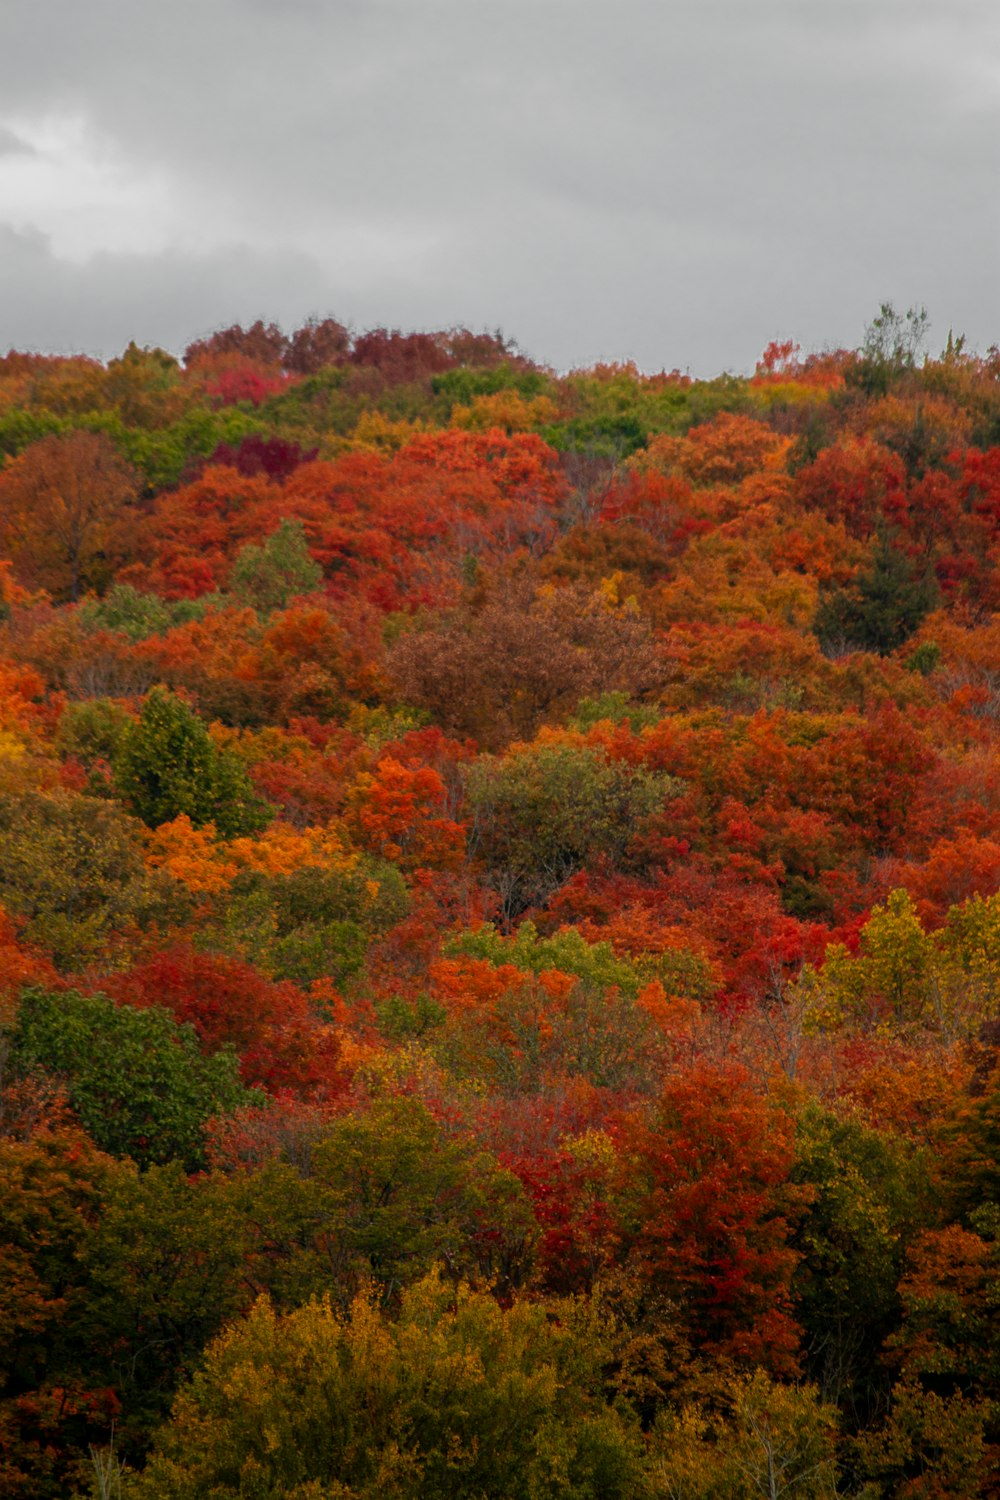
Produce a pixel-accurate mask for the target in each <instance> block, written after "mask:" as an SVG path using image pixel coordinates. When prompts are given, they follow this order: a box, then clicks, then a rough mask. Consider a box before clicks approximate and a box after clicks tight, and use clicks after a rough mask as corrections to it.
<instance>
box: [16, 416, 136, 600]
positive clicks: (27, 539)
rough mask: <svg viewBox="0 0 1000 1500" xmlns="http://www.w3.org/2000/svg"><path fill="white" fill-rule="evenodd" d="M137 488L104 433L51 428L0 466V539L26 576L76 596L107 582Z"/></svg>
mask: <svg viewBox="0 0 1000 1500" xmlns="http://www.w3.org/2000/svg"><path fill="white" fill-rule="evenodd" d="M137 494H138V481H137V478H136V475H135V474H134V472H133V471H132V469H131V468H130V467H129V466H128V464H126V463H125V462H124V461H123V459H121V458H120V457H119V454H118V451H117V449H116V448H115V447H114V444H113V443H112V442H111V440H110V439H109V438H107V437H105V436H104V435H103V433H94V432H70V433H65V434H53V435H52V436H51V437H46V438H42V439H41V440H40V441H39V442H37V443H33V444H32V445H31V447H30V448H26V449H25V451H24V452H23V453H22V454H21V456H20V457H19V458H17V459H15V460H14V462H13V463H12V464H11V465H10V466H9V467H8V468H7V469H5V470H4V471H3V473H0V541H2V544H3V546H4V548H5V549H6V550H7V551H8V555H9V556H10V557H11V558H12V559H13V561H14V565H15V567H16V569H17V572H18V574H19V575H20V576H21V577H22V578H23V579H24V581H25V582H27V583H30V584H33V585H34V586H36V587H41V588H44V589H47V590H48V591H49V593H51V594H53V595H54V596H55V597H56V598H58V599H71V600H76V599H78V598H79V597H80V594H81V593H82V592H83V590H84V589H88V588H92V589H97V590H98V591H100V590H102V589H103V588H104V587H106V585H107V583H108V582H109V580H110V578H111V575H112V572H113V569H114V565H115V561H116V554H117V553H118V552H119V550H120V549H121V547H122V541H123V537H122V532H121V526H122V522H123V520H124V518H125V515H126V512H127V510H128V507H129V505H130V504H131V502H132V501H133V500H134V499H135V498H136V495H137Z"/></svg>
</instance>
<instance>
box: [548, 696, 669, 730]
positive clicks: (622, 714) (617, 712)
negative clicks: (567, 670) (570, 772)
mask: <svg viewBox="0 0 1000 1500" xmlns="http://www.w3.org/2000/svg"><path fill="white" fill-rule="evenodd" d="M661 717H662V712H661V710H660V709H659V708H657V707H656V706H655V705H654V704H652V703H645V704H643V703H633V702H632V701H631V699H630V698H629V696H628V694H627V693H622V692H612V693H601V694H600V695H599V696H598V697H596V698H581V699H580V702H579V703H578V704H577V705H576V709H575V711H574V713H573V717H572V718H571V719H570V721H569V728H570V729H577V730H579V731H580V733H581V734H586V732H587V730H588V729H593V727H594V725H595V724H600V723H602V722H603V721H604V720H605V719H610V721H611V722H612V724H628V726H629V728H630V729H631V730H632V733H633V734H640V733H641V732H642V730H643V729H647V728H652V726H653V725H655V724H658V723H659V722H660V719H661Z"/></svg>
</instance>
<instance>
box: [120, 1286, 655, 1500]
mask: <svg viewBox="0 0 1000 1500" xmlns="http://www.w3.org/2000/svg"><path fill="white" fill-rule="evenodd" d="M558 1312H559V1317H558V1318H552V1317H551V1316H550V1314H549V1311H548V1310H547V1309H546V1308H544V1307H536V1306H532V1305H531V1304H529V1303H525V1302H515V1303H514V1304H513V1306H511V1307H510V1308H508V1309H506V1310H505V1309H503V1308H501V1307H499V1306H498V1305H497V1303H496V1302H495V1301H494V1300H493V1299H492V1298H491V1297H490V1296H488V1295H486V1294H485V1293H482V1292H475V1291H472V1290H470V1289H469V1288H467V1287H465V1286H459V1287H458V1288H453V1287H451V1286H450V1285H448V1284H447V1283H446V1282H444V1281H442V1280H441V1279H440V1278H438V1277H436V1276H434V1277H429V1278H428V1279H427V1280H425V1281H423V1282H421V1283H420V1284H419V1285H417V1286H416V1287H414V1288H413V1289H412V1290H411V1291H410V1292H408V1293H407V1294H406V1296H405V1297H404V1300H403V1306H402V1309H401V1312H400V1316H399V1318H398V1320H397V1321H395V1322H389V1321H387V1320H386V1319H385V1318H384V1316H382V1315H381V1314H380V1313H379V1312H378V1310H377V1308H376V1306H375V1305H374V1304H373V1302H372V1301H371V1299H370V1298H368V1297H365V1296H364V1295H362V1296H359V1297H358V1299H357V1300H356V1301H355V1302H354V1304H353V1306H352V1307H351V1309H350V1311H349V1313H347V1314H346V1315H341V1314H339V1313H338V1312H337V1311H336V1310H335V1309H334V1308H333V1306H332V1305H331V1304H330V1303H329V1302H312V1303H310V1304H309V1305H308V1306H306V1307H303V1308H300V1309H299V1310H298V1311H296V1312H293V1313H291V1314H289V1315H288V1316H286V1317H284V1318H282V1317H279V1316H278V1315H277V1314H276V1313H275V1312H274V1310H273V1308H272V1307H271V1306H270V1305H269V1304H268V1303H267V1302H260V1303H258V1305H257V1306H256V1307H255V1308H254V1310H253V1312H252V1313H251V1315H250V1317H249V1318H248V1320H247V1321H246V1322H245V1323H244V1324H243V1325H241V1326H240V1327H239V1328H237V1329H233V1330H231V1331H230V1332H229V1333H228V1334H226V1335H224V1336H223V1337H222V1338H221V1339H219V1340H217V1341H216V1343H215V1344H214V1345H212V1346H211V1348H210V1350H209V1353H208V1356H207V1359H206V1363H205V1367H204V1369H203V1370H202V1371H200V1372H199V1373H198V1374H197V1375H196V1376H195V1377H194V1379H193V1381H192V1382H191V1384H190V1385H189V1386H188V1387H187V1388H186V1389H184V1390H183V1391H182V1392H181V1394H180V1395H179V1397H178V1399H177V1401H176V1403H175V1406H174V1412H173V1417H172V1419H171V1422H170V1424H169V1425H168V1426H167V1427H165V1428H164V1429H163V1431H162V1433H161V1434H160V1437H159V1439H158V1442H157V1446H156V1450H155V1452H154V1454H153V1457H152V1459H151V1461H150V1465H149V1467H148V1469H147V1471H146V1473H145V1474H144V1475H143V1476H141V1477H139V1478H137V1479H135V1480H133V1481H131V1483H129V1484H128V1485H127V1486H126V1494H127V1495H128V1496H129V1497H134V1500H146V1497H148V1500H153V1497H155V1500H204V1497H206V1496H208V1495H211V1496H213V1497H215V1500H227V1497H229V1496H232V1497H234V1500H235V1497H237V1496H241V1495H242V1496H248V1495H251V1494H252V1495H254V1496H256V1497H257V1500H321V1497H331V1500H332V1497H333V1496H338V1497H341V1500H376V1497H378V1500H383V1497H390V1500H418V1497H426V1496H431V1495H433V1496H435V1497H438V1500H482V1497H484V1496H487V1495H488V1496H490V1497H492V1500H506V1497H510V1500H524V1497H526V1496H538V1497H541V1496H545V1497H548V1500H559V1497H562V1496H565V1497H566V1500H569V1497H573V1500H598V1497H600V1500H625V1497H636V1500H637V1497H639V1496H641V1495H643V1494H645V1493H646V1487H645V1484H644V1482H643V1478H642V1471H641V1449H640V1446H639V1439H638V1436H637V1434H635V1433H634V1432H633V1431H632V1430H631V1428H630V1427H629V1426H628V1424H627V1423H626V1421H625V1419H624V1418H623V1417H622V1416H621V1415H620V1414H619V1413H618V1412H616V1411H615V1410H614V1409H613V1408H610V1407H609V1406H607V1405H606V1403H605V1402H604V1400H603V1399H602V1396H601V1364H602V1361H603V1360H605V1359H606V1358H607V1357H608V1333H607V1330H605V1329H602V1328H601V1327H600V1326H599V1324H598V1322H597V1319H596V1318H595V1317H594V1316H593V1315H591V1314H588V1312H587V1310H586V1309H585V1308H583V1307H578V1306H575V1305H574V1304H570V1303H567V1304H562V1305H560V1306H559V1308H558Z"/></svg>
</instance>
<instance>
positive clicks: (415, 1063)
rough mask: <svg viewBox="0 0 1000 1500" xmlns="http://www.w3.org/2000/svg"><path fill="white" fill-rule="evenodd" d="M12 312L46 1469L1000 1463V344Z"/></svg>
mask: <svg viewBox="0 0 1000 1500" xmlns="http://www.w3.org/2000/svg"><path fill="white" fill-rule="evenodd" d="M927 336H928V325H927V319H926V315H925V314H924V312H923V310H922V309H919V308H914V309H910V310H909V311H907V312H900V311H897V310H896V309H894V308H893V307H892V306H891V305H890V304H885V305H883V307H882V308H881V309H880V310H879V312H878V313H877V314H876V316H875V317H874V318H873V320H872V322H871V324H870V325H869V327H868V329H867V330H866V331H865V333H864V335H863V337H862V338H861V340H860V342H859V345H858V347H857V348H855V349H840V350H834V351H827V352H824V353H821V354H805V355H804V354H803V353H802V351H801V350H800V349H799V348H798V347H797V346H795V345H794V344H791V343H777V342H776V343H773V344H771V345H769V346H768V348H767V349H766V350H764V352H763V354H762V356H761V359H760V361H759V362H758V364H757V367H756V369H755V371H754V372H753V374H752V375H747V376H735V375H731V374H725V375H720V376H719V377H718V378H716V379H712V380H693V379H691V378H690V377H688V376H685V375H682V374H680V373H679V372H677V371H669V372H668V371H667V370H663V371H661V372H659V373H644V372H642V371H640V370H638V369H637V368H635V367H634V366H632V365H627V364H621V365H597V366H594V367H593V368H589V369H578V370H573V371H570V372H568V373H558V372H556V371H554V370H552V369H550V368H547V367H546V366H544V365H541V364H538V363H536V362H535V361H534V360H533V359H531V358H529V357H528V355H527V354H525V353H524V352H523V351H521V350H520V349H518V347H517V346H516V345H515V344H514V343H513V342H512V341H511V340H509V339H507V338H505V337H504V336H503V335H502V334H500V333H476V332H472V331H470V330H467V329H462V328H454V329H449V330H444V331H439V332H421V333H407V332H403V331H400V330H396V329H388V328H376V329H370V330H367V331H364V332H357V331H354V330H351V329H350V328H348V327H347V326H346V325H344V324H342V323H341V322H340V321H338V320H337V319H335V318H332V317H330V318H325V319H316V320H313V321H310V322H309V323H307V324H305V325H303V326H302V327H301V328H298V329H295V330H292V331H291V332H288V331H286V330H283V329H282V328H280V327H278V326H277V325H276V324H273V323H266V322H264V321H260V322H257V323H255V324H253V325H252V326H250V327H247V328H244V327H240V326H234V327H231V328H226V329H222V330H219V331H218V332H216V333H213V334H210V335H207V336H206V337H203V338H200V339H198V340H196V341H195V342H192V343H191V344H190V345H189V347H188V348H187V349H186V350H185V351H184V354H183V356H182V357H180V358H175V357H174V356H172V355H170V354H168V353H166V352H165V351H163V350H160V349H144V348H139V347H137V346H136V345H135V344H131V345H129V347H128V348H127V349H126V350H125V351H124V352H123V353H122V355H121V356H120V357H118V358H116V359H112V360H109V361H108V362H107V363H102V362H100V361H97V360H94V359H89V358H85V357H82V356H72V357H62V356H45V355H38V354H29V353H19V352H17V351H14V350H11V351H10V352H9V353H8V354H7V355H6V356H4V357H3V358H0V1334H2V1337H0V1500H7V1497H9V1500H57V1497H59V1500H61V1497H74V1496H75V1497H87V1496H91V1497H94V1496H96V1497H98V1500H108V1497H109V1496H124V1497H129V1496H134V1497H137V1500H139V1497H148V1500H154V1497H155V1500H161V1497H163V1500H171V1497H175V1500H203V1497H207V1496H217V1497H219V1500H224V1497H228V1496H232V1497H234V1500H235V1497H249V1496H251V1495H252V1496H258V1497H268V1500H272V1497H273V1500H279V1497H292V1500H367V1497H374V1496H376V1495H378V1496H385V1497H395V1500H419V1497H425V1496H426V1497H431V1496H434V1497H442V1496H449V1497H451V1496H453V1497H455V1500H459V1497H468V1500H482V1497H484V1496H497V1497H501V1496H507V1495H510V1496H511V1497H515V1496H516V1497H519V1500H520V1497H523V1496H542V1495H545V1496H553V1497H555V1496H562V1495H565V1496H567V1497H568V1496H573V1497H593V1500H599V1497H600V1500H614V1497H622V1500H625V1497H631V1500H679V1497H690V1500H750V1497H755V1496H768V1497H775V1500H776V1497H785V1496H787V1497H794V1500H807V1497H817V1500H820V1497H823V1500H826V1497H829V1500H832V1497H834V1496H841V1497H846V1496H855V1497H858V1500H876V1497H893V1500H917V1497H925V1500H933V1497H942V1496H949V1497H968V1500H973V1497H979V1496H991V1495H1000V1363H998V1351H1000V1325H998V1323H997V1313H996V1308H997V1287H998V1282H997V1281H995V1280H994V1272H995V1271H997V1272H998V1275H1000V353H998V351H997V349H996V348H994V349H992V350H990V351H988V352H987V353H986V354H985V355H978V354H975V353H973V352H971V351H969V350H967V349H966V347H965V344H964V341H963V340H962V339H961V338H955V337H952V336H949V338H948V342H947V345H946V347H945V348H944V350H943V351H942V352H941V353H940V354H939V355H933V354H931V353H929V352H927Z"/></svg>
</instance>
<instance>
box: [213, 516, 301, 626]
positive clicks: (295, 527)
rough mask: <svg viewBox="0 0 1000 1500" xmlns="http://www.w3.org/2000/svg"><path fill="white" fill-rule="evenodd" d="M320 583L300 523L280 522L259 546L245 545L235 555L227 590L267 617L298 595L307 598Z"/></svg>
mask: <svg viewBox="0 0 1000 1500" xmlns="http://www.w3.org/2000/svg"><path fill="white" fill-rule="evenodd" d="M322 580H323V570H322V568H321V567H320V566H319V564H318V563H315V562H313V560H312V557H311V556H310V554H309V548H308V546H307V545H306V534H305V528H304V527H303V525H302V522H301V521H282V523H281V525H280V526H279V527H278V529H277V531H276V532H274V534H273V535H272V536H269V537H268V539H267V541H266V542H262V543H261V544H260V545H259V546H258V545H257V544H256V543H255V542H247V543H246V545H245V546H244V547H241V548H240V551H239V552H238V553H237V555H236V561H235V562H234V563H233V571H232V573H231V574H230V579H229V587H230V590H231V591H232V593H234V594H235V595H236V598H237V599H239V601H240V603H241V604H249V605H252V606H253V608H254V609H256V610H257V611H258V613H259V614H262V615H267V614H270V613H271V612H272V610H276V609H284V608H285V607H286V606H287V605H288V603H289V601H290V600H291V599H293V598H295V596H296V595H298V594H311V593H313V592H314V590H316V589H317V588H318V587H319V585H320V583H321V582H322Z"/></svg>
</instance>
